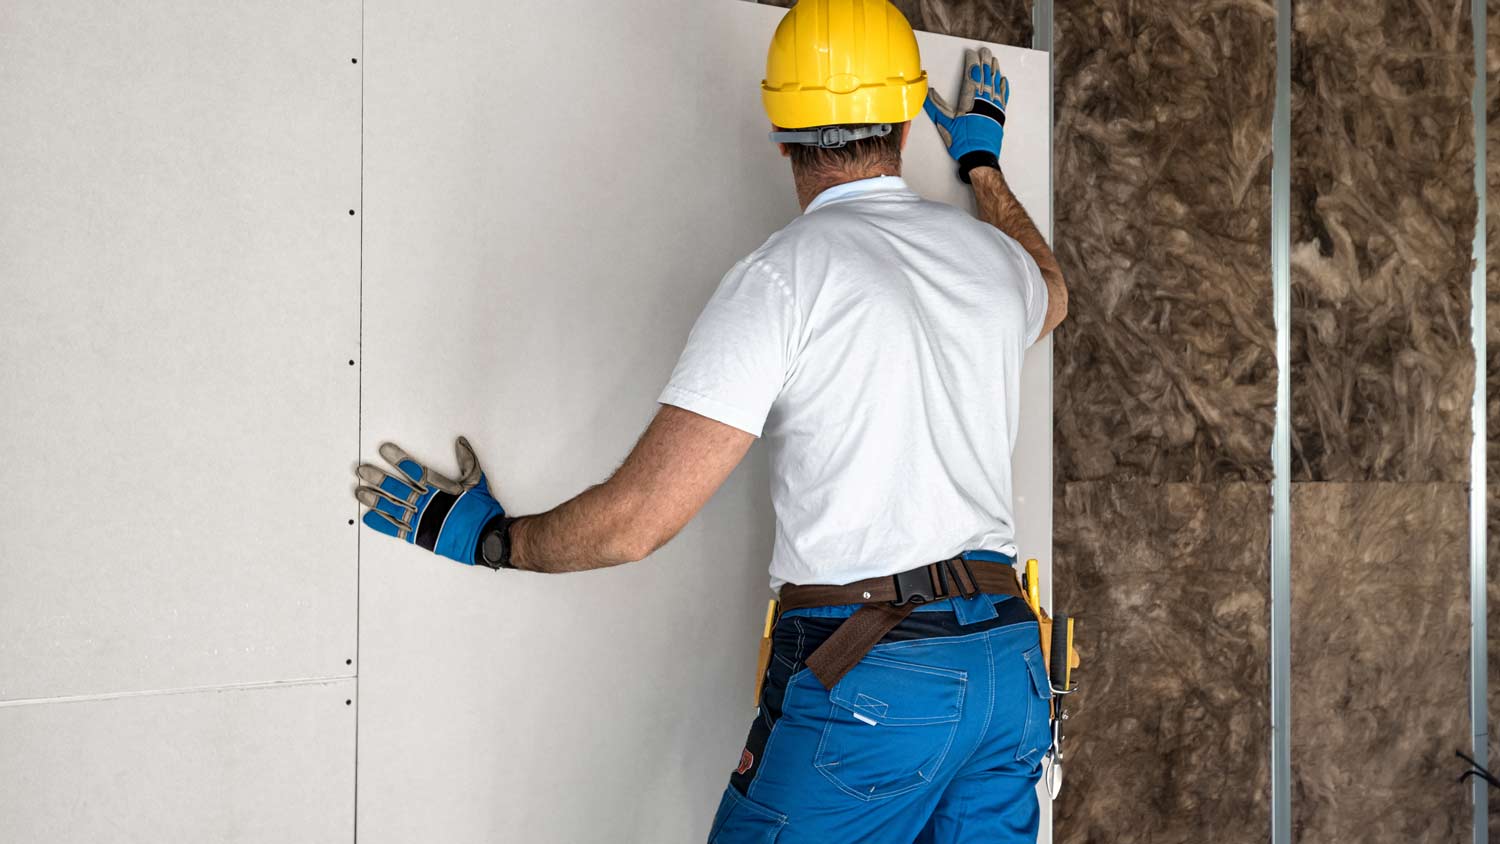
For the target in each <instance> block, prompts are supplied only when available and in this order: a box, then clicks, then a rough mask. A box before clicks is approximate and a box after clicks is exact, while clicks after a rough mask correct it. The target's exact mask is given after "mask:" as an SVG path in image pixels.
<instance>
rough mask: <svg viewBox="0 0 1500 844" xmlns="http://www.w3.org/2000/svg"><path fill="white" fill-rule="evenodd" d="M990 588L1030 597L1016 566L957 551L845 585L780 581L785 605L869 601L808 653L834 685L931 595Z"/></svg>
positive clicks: (823, 679)
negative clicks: (944, 557)
mask: <svg viewBox="0 0 1500 844" xmlns="http://www.w3.org/2000/svg"><path fill="white" fill-rule="evenodd" d="M981 592H987V593H991V594H998V595H1012V596H1014V597H1017V598H1021V599H1022V600H1023V601H1024V600H1025V593H1024V592H1023V591H1022V590H1021V582H1020V580H1019V579H1018V578H1017V576H1016V570H1015V567H1014V566H1011V565H1010V564H1008V563H992V562H989V561H986V560H965V559H964V558H962V557H954V558H953V559H951V560H943V561H941V562H937V563H929V564H928V565H925V566H922V567H921V568H916V569H912V570H911V571H904V572H901V573H900V574H893V575H889V576H886V577H872V578H870V579H868V580H861V581H858V582H856V583H850V584H847V585H844V586H817V585H810V586H797V585H794V584H790V583H789V584H787V585H785V586H783V587H781V609H782V610H796V609H806V608H808V607H829V606H836V605H839V604H864V606H862V607H860V608H859V609H858V610H856V611H855V613H854V615H851V616H849V618H848V619H847V620H846V621H845V622H844V623H843V624H841V625H839V628H838V629H837V630H835V631H834V632H833V635H832V636H829V637H828V640H827V641H825V642H824V643H823V644H822V645H821V646H819V647H818V649H817V650H815V651H813V652H812V653H811V654H810V655H809V656H808V657H807V667H808V668H810V669H812V673H813V676H815V677H817V678H818V682H820V683H822V684H823V687H824V688H827V689H832V688H833V687H834V686H835V685H836V684H837V683H838V681H839V680H841V679H843V677H844V675H845V674H848V673H849V670H850V669H852V668H853V667H854V666H855V665H857V664H859V661H860V660H861V659H864V657H865V654H867V653H869V652H870V649H871V648H873V647H875V645H876V643H878V642H879V641H880V640H881V639H882V638H883V637H884V636H885V634H887V633H889V632H891V630H892V629H894V628H895V626H896V625H898V624H900V623H901V622H902V621H903V620H905V618H906V617H907V616H909V615H911V614H912V612H913V611H915V610H916V608H917V607H918V606H919V605H921V604H925V603H928V602H930V601H940V600H942V599H944V598H969V597H973V596H974V595H978V594H980V593H981Z"/></svg>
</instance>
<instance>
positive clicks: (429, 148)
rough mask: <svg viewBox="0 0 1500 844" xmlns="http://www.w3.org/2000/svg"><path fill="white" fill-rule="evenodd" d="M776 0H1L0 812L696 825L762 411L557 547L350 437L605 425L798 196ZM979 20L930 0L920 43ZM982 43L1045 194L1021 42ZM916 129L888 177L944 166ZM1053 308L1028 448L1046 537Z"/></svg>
mask: <svg viewBox="0 0 1500 844" xmlns="http://www.w3.org/2000/svg"><path fill="white" fill-rule="evenodd" d="M778 18H779V12H778V11H777V10H772V9H766V8H764V7H758V6H755V5H753V4H747V3H734V2H730V0H722V2H718V3H703V2H699V0H651V2H644V3H638V4H633V5H631V6H628V7H627V6H624V5H618V4H608V3H602V2H599V0H560V2H555V3H552V4H547V5H533V6H527V7H525V8H517V7H514V6H512V5H496V4H489V3H482V2H466V0H449V1H448V2H444V3H437V4H433V3H416V2H407V0H370V2H367V3H364V4H361V3H358V2H349V0H338V2H312V3H288V2H276V3H270V4H255V5H251V6H246V5H244V4H228V3H223V2H218V0H214V2H197V3H186V2H169V3H154V4H147V3H141V2H133V3H125V4H120V5H114V6H97V5H95V4H86V3H81V2H64V3H39V2H25V3H21V4H7V5H6V6H4V8H3V9H0V102H3V103H4V109H3V111H0V185H4V188H5V192H6V198H5V201H4V202H3V203H0V303H3V308H0V394H3V396H4V404H3V405H0V433H3V435H4V436H5V438H6V443H7V454H8V457H7V459H6V461H5V463H4V465H5V468H4V470H3V471H4V481H5V482H4V484H3V485H0V487H3V491H0V514H3V515H0V841H5V842H9V841H24V842H74V841H78V842H82V841H117V840H151V841H178V840H193V841H216V842H217V841H228V842H258V841H278V842H279V841H299V842H300V841H316V842H324V841H349V840H351V839H352V838H354V837H355V835H356V832H357V834H358V837H359V838H360V839H361V840H365V841H373V842H383V841H391V842H409V841H424V840H442V841H445V842H462V841H502V840H503V841H522V840H524V841H537V842H568V844H573V842H589V841H631V842H634V841H641V842H645V841H653V842H654V841H687V840H694V839H701V838H702V837H703V834H704V832H705V831H706V829H707V826H708V821H709V818H710V815H711V814H712V812H713V809H714V806H715V803H716V801H717V797H718V793H719V791H720V790H721V789H722V788H723V786H724V783H725V781H726V779H727V775H728V771H729V768H730V767H731V766H732V765H733V764H734V762H735V760H736V759H737V758H738V754H739V748H740V743H741V742H742V740H743V737H744V732H745V730H746V729H747V727H748V724H749V721H750V718H751V715H752V704H751V701H750V693H751V688H752V685H753V681H754V677H753V676H752V674H753V666H754V658H755V651H756V644H757V641H756V640H757V637H758V635H759V631H760V626H761V613H762V611H763V608H764V603H763V602H764V599H765V597H767V595H768V592H767V590H766V578H767V575H766V570H765V567H766V562H767V558H768V555H769V550H770V542H769V540H770V530H771V520H770V514H769V509H768V506H767V484H768V478H767V472H766V469H765V466H764V464H763V462H762V457H761V455H760V454H759V452H758V451H755V452H752V456H751V458H750V460H749V461H748V462H747V465H746V466H745V467H743V468H742V469H741V470H740V471H739V472H737V473H736V475H735V476H734V477H733V478H732V479H731V480H730V482H729V484H728V485H727V486H726V488H725V489H724V490H722V491H721V493H720V494H719V495H718V496H717V497H716V498H715V499H714V501H713V502H712V503H710V505H709V506H708V508H707V509H706V511H705V512H704V513H703V514H702V515H701V516H700V517H699V519H698V520H697V521H696V522H695V523H694V524H693V525H692V526H691V527H690V528H689V529H688V530H687V531H686V532H685V533H684V534H683V535H682V536H680V537H679V538H678V539H677V540H675V541H674V542H673V543H672V544H671V545H670V546H668V548H667V549H665V550H664V551H663V552H662V553H660V554H658V555H656V556H655V557H654V558H653V559H651V560H650V561H648V562H646V563H643V564H639V565H635V566H630V567H627V568H624V569H620V570H616V571H606V572H598V573H593V574H586V575H577V576H572V577H568V578H566V579H563V578H547V577H541V576H532V575H522V574H503V575H502V574H495V573H491V572H488V571H476V570H472V569H467V568H464V567H460V566H456V565H453V564H451V563H448V562H446V561H442V560H438V559H435V558H432V557H430V556H429V555H425V554H421V553H417V552H414V551H413V549H411V548H409V547H406V546H403V545H401V544H399V543H396V542H393V541H391V540H388V539H386V538H384V537H379V536H376V535H374V534H371V533H368V532H365V531H362V530H361V529H358V528H357V526H356V524H355V522H354V517H355V516H356V515H357V511H356V508H355V506H354V503H353V501H352V498H351V496H350V494H349V492H350V487H351V486H352V483H353V481H352V475H351V474H350V470H351V469H352V467H353V465H354V463H355V460H356V458H357V455H358V454H363V455H365V456H372V455H373V454H374V453H375V447H376V445H377V444H378V443H379V442H380V441H381V440H384V439H388V438H389V439H394V440H397V441H400V442H402V443H403V444H404V445H406V446H407V447H408V448H409V449H411V450H412V451H413V452H414V453H417V454H419V455H421V456H423V457H426V458H428V459H430V460H433V461H434V462H436V463H438V464H439V465H442V464H443V463H445V462H446V461H447V460H451V458H450V457H448V455H449V449H450V448H451V440H452V437H453V435H455V434H457V433H466V434H468V435H469V436H470V437H471V438H472V439H473V441H474V442H475V444H476V445H477V446H478V448H479V450H480V455H481V457H482V458H483V459H484V460H485V461H486V465H487V468H488V469H489V473H490V477H491V480H492V483H493V485H494V486H495V488H496V489H497V490H498V492H499V495H500V497H501V499H502V500H503V501H504V502H505V503H506V504H507V505H508V506H509V507H510V508H511V509H512V510H513V511H516V512H530V511H536V510H539V509H542V508H545V507H548V506H551V505H553V504H555V503H557V502H558V501H560V500H562V499H564V498H566V497H568V496H570V495H572V494H574V493H576V492H578V491H579V490H580V489H582V488H583V487H585V486H587V485H588V484H590V483H593V482H597V481H598V480H600V479H602V478H603V477H604V476H605V475H606V474H607V473H608V472H609V471H610V470H611V469H612V468H613V467H614V466H615V465H616V463H617V462H618V460H619V459H620V458H621V456H622V455H624V454H625V452H626V450H627V449H628V448H629V446H630V445H631V443H632V441H633V440H634V438H635V437H636V436H637V434H638V433H639V431H640V430H641V428H642V427H643V426H644V424H645V422H646V421H647V419H648V418H649V417H650V415H651V414H652V412H653V411H654V409H655V396H656V394H657V392H658V390H659V388H660V386H661V384H662V383H663V382H664V380H665V378H666V376H667V374H668V372H669V370H670V368H671V366H672V363H673V361H674V360H675V357H676V355H677V353H678V351H679V350H680V348H681V345H682V343H683V341H684V339H685V337H686V334H687V331H688V328H689V326H690V325H691V323H692V321H693V319H694V318H695V317H696V315H697V313H698V310H699V309H700V308H701V306H702V304H703V302H704V300H705V299H706V298H707V296H708V295H709V293H710V291H711V290H712V289H713V286H714V284H715V283H716V282H717V280H718V279H719V277H720V275H721V274H722V273H723V272H724V270H725V269H727V268H728V267H729V265H730V264H731V263H732V262H733V261H734V260H736V259H737V258H739V257H740V256H742V255H743V254H745V253H747V252H748V251H750V250H751V249H753V248H754V247H755V246H757V245H758V244H759V243H760V242H761V240H762V239H763V238H764V237H765V236H766V235H767V234H769V233H770V232H771V231H773V230H775V229H776V228H778V227H780V226H781V225H783V224H784V223H785V222H787V221H788V220H789V219H791V217H792V216H793V215H795V214H796V213H797V207H796V203H795V197H794V194H793V191H792V186H791V179H790V174H789V172H788V170H787V166H786V163H785V162H784V161H782V160H781V159H780V158H779V157H777V155H776V153H775V151H774V147H772V146H771V145H770V144H769V143H768V142H767V141H766V140H765V135H764V133H765V131H766V128H767V127H766V126H765V125H764V120H763V117H762V112H761V107H760V102H759V95H758V89H757V83H758V81H759V79H760V76H761V70H762V67H763V60H764V50H765V44H766V43H767V41H768V39H769V36H770V32H771V30H772V28H773V27H774V25H775V23H776V21H777V19H778ZM663 32H672V33H676V34H678V35H680V36H681V37H678V38H675V39H674V40H673V48H672V49H671V50H660V49H641V45H643V44H657V43H660V39H661V35H662V33H663ZM964 46H966V45H965V44H964V43H963V42H960V41H958V40H956V39H951V38H942V37H939V36H925V35H924V36H923V50H924V53H925V54H926V56H927V58H928V63H929V67H930V68H931V70H932V73H933V77H934V80H935V81H936V82H937V83H938V84H942V85H945V86H947V87H949V88H955V87H956V82H957V79H958V76H959V72H960V63H959V57H960V56H961V53H962V49H963V47H964ZM1001 57H1002V61H1004V62H1006V66H1007V72H1008V73H1009V74H1010V75H1011V77H1012V81H1013V83H1014V91H1015V93H1014V94H1013V95H1012V103H1011V108H1010V114H1011V123H1012V128H1013V133H1012V138H1011V139H1009V140H1008V141H1007V146H1006V158H1005V162H1006V166H1007V168H1008V170H1010V171H1011V173H1012V176H1011V179H1012V184H1013V187H1014V188H1015V190H1016V193H1017V194H1018V195H1019V196H1020V197H1021V199H1022V200H1023V202H1025V203H1026V205H1027V206H1028V207H1029V208H1030V210H1031V211H1032V213H1033V215H1034V216H1035V217H1036V218H1037V219H1038V220H1039V221H1045V220H1047V219H1049V218H1050V214H1051V209H1050V204H1049V197H1048V189H1049V187H1048V181H1047V167H1046V160H1047V158H1046V156H1047V133H1046V129H1045V127H1046V126H1047V114H1048V110H1049V107H1050V102H1049V95H1048V92H1047V84H1046V78H1047V62H1046V57H1045V56H1044V55H1040V54H1035V53H1030V52H1029V51H1022V50H1015V49H1012V48H1007V51H1002V52H1001ZM1015 127H1027V128H1025V129H1024V130H1023V129H1017V128H1015ZM914 129H915V134H914V137H913V140H912V143H911V148H910V151H909V156H908V167H907V175H908V178H909V180H910V181H911V183H912V184H913V186H914V187H916V188H917V189H918V190H919V191H920V192H922V193H924V194H926V195H928V196H931V197H933V198H938V199H944V200H947V201H951V202H955V203H957V204H965V203H967V202H969V201H970V200H969V198H968V197H967V196H966V189H965V188H963V187H962V186H961V185H960V184H959V183H958V182H957V181H956V180H955V179H954V178H953V165H952V163H951V161H949V160H948V159H947V157H946V154H945V153H944V152H943V150H942V149H941V146H940V144H939V143H938V141H937V139H936V136H935V133H934V132H933V131H932V128H931V126H929V125H927V123H926V122H925V118H919V119H918V122H917V126H915V127H914ZM366 217H368V220H367V219H366ZM361 238H363V240H361ZM1050 350H1051V347H1050V342H1049V343H1044V344H1041V345H1039V346H1038V347H1037V348H1035V349H1033V350H1032V351H1031V353H1030V355H1029V356H1028V363H1027V368H1026V371H1025V374H1024V377H1025V385H1024V391H1025V394H1026V396H1027V403H1026V404H1025V406H1023V409H1022V430H1021V437H1022V445H1021V448H1020V452H1021V457H1020V458H1018V463H1017V477H1018V484H1017V495H1018V511H1019V514H1020V517H1021V519H1022V526H1021V537H1020V539H1021V544H1022V548H1023V553H1026V554H1029V555H1032V556H1037V557H1040V558H1042V559H1043V561H1044V563H1046V562H1048V561H1049V560H1050V544H1051V542H1050V529H1051V528H1050V524H1051V523H1050V518H1051V500H1052V496H1051V486H1050V484H1051V463H1050V441H1051V430H1052V424H1051V415H1050V414H1051V405H1050V401H1049V400H1048V397H1049V391H1050V372H1051V367H1050V353H1051V351H1050ZM361 391H362V393H361ZM356 740H357V742H358V751H357V753H356ZM356 756H357V758H358V762H357V765H356ZM356 773H357V777H356ZM356 779H357V782H358V786H357V788H356ZM356 792H357V793H356Z"/></svg>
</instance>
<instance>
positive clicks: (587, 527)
mask: <svg viewBox="0 0 1500 844" xmlns="http://www.w3.org/2000/svg"><path fill="white" fill-rule="evenodd" d="M631 513H632V505H631V504H630V502H629V498H628V496H627V495H622V494H621V489H620V487H619V485H618V484H616V485H613V486H612V485H611V484H610V483H609V482H606V483H602V484H599V485H598V486H594V487H590V488H588V489H586V490H584V491H583V492H582V493H580V494H579V495H577V496H576V497H574V498H572V499H569V500H568V501H565V502H563V503H562V504H559V505H558V506H556V507H554V508H552V509H551V510H548V511H547V512H545V513H539V514H537V515H535V516H524V517H522V518H520V519H517V520H516V521H515V522H514V523H513V524H511V526H510V542H511V552H510V553H511V564H512V565H514V566H515V567H516V568H518V569H527V570H530V571H543V572H556V573H562V572H570V571H588V570H589V569H597V568H605V567H608V566H616V565H619V564H621V563H628V562H634V561H635V560H638V559H640V558H641V556H644V555H642V554H638V553H636V549H634V548H632V547H631V539H630V536H631V533H632V531H633V530H634V529H635V525H633V524H632V523H631V519H632V515H631Z"/></svg>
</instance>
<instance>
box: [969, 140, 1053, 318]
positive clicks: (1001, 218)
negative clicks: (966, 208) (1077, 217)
mask: <svg viewBox="0 0 1500 844" xmlns="http://www.w3.org/2000/svg"><path fill="white" fill-rule="evenodd" d="M969 178H970V180H971V182H972V184H973V185H974V199H975V200H976V202H977V204H978V206H979V219H981V220H984V221H985V222H986V223H989V224H990V225H992V226H994V227H995V228H997V229H999V230H1000V231H1002V232H1005V233H1006V234H1008V235H1010V236H1011V237H1012V238H1015V241H1016V242H1017V243H1019V244H1021V248H1022V249H1025V250H1026V252H1027V254H1029V255H1031V257H1032V260H1034V261H1036V265H1037V268H1038V269H1040V270H1041V271H1042V281H1044V282H1045V283H1046V285H1047V317H1046V319H1045V320H1044V321H1043V323H1042V333H1043V334H1046V333H1047V332H1048V331H1051V330H1052V329H1053V328H1055V327H1057V324H1058V323H1060V322H1062V321H1063V317H1065V316H1067V314H1068V287H1067V284H1066V283H1065V282H1064V281H1063V273H1062V267H1061V266H1059V265H1058V263H1057V256H1056V255H1053V254H1052V247H1050V246H1048V245H1047V241H1046V239H1045V238H1043V237H1042V233H1041V231H1040V230H1038V229H1037V227H1036V223H1034V222H1032V220H1031V215H1030V214H1027V213H1026V209H1025V207H1023V206H1022V205H1021V201H1020V200H1018V199H1016V195H1015V194H1013V193H1011V192H1010V185H1008V184H1006V183H1005V176H1004V175H1003V174H1002V173H1001V172H1000V171H999V170H998V169H996V168H994V167H976V168H974V169H973V170H971V171H970V172H969Z"/></svg>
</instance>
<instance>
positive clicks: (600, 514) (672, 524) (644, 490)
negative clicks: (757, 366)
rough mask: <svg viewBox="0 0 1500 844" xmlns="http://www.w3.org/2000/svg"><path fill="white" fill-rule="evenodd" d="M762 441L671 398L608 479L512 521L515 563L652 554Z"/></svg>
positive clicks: (584, 565)
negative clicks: (679, 406)
mask: <svg viewBox="0 0 1500 844" xmlns="http://www.w3.org/2000/svg"><path fill="white" fill-rule="evenodd" d="M754 441H755V437H753V436H751V435H750V434H747V433H745V432H744V431H741V430H738V429H736V428H732V427H730V426H728V425H725V424H723V423H722V422H716V421H714V420H712V419H708V418H706V417H703V416H699V415H698V414H696V413H693V412H691V411H687V410H683V409H681V408H677V407H672V406H671V405H666V406H663V407H662V408H661V409H660V410H659V411H658V412H657V414H656V418H655V419H653V420H652V421H651V424H650V426H648V427H647V428H646V432H645V433H644V434H642V435H641V439H640V441H639V442H637V443H636V445H635V448H634V449H632V450H631V452H630V455H629V456H628V457H626V458H625V462H624V463H623V464H621V466H620V468H619V469H617V470H616V471H615V473H614V475H613V476H611V477H610V479H609V480H608V481H605V482H604V483H602V484H599V485H598V486H595V487H590V488H589V489H586V490H584V491H583V492H582V493H581V494H579V495H578V496H576V497H574V498H573V499H571V500H569V501H566V502H564V503H562V504H560V505H558V506H557V507H554V508H552V509H551V510H548V511H547V512H545V513H541V514H539V515H536V516H525V517H523V518H521V519H518V520H516V521H515V522H514V523H512V524H511V526H510V561H511V564H512V565H514V566H515V567H516V568H518V569H529V570H531V571H541V572H556V573H561V572H570V571H588V570H589V569H598V568H605V567H606V566H616V565H619V564H621V563H632V562H635V561H637V560H641V559H644V558H645V557H647V556H649V555H650V554H651V552H653V551H655V550H656V549H657V548H660V547H661V546H662V545H665V544H666V543H667V541H668V540H670V539H671V538H672V537H674V536H676V535H677V532H678V531H680V530H682V528H683V526H684V525H686V524H687V523H688V522H689V521H691V520H692V518H693V516H695V515H696V514H697V513H698V511H699V510H700V509H702V507H703V505H704V504H706V503H707V502H708V499H709V498H711V497H712V496H713V494H714V491H715V490H717V489H718V488H719V486H720V485H721V484H723V483H724V480H725V479H726V478H728V477H729V473H730V472H732V471H734V467H735V466H736V465H737V464H738V463H739V462H740V459H741V458H743V457H744V456H745V452H746V451H748V450H749V449H750V444H751V443H753V442H754Z"/></svg>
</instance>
